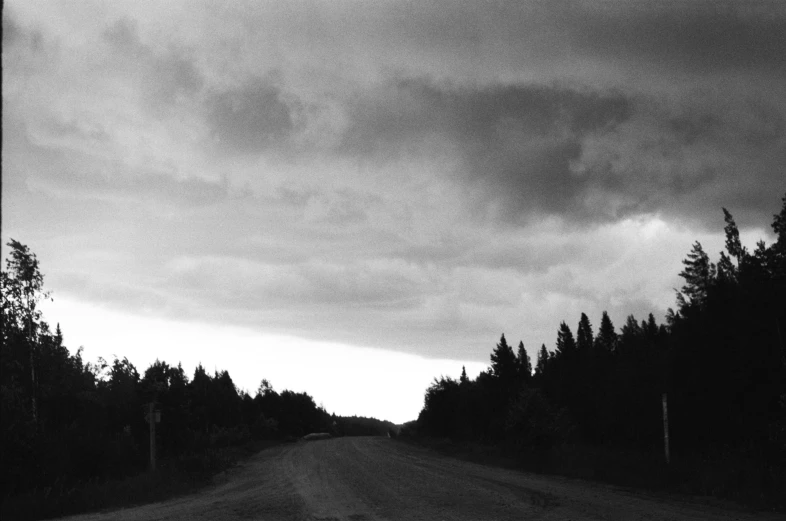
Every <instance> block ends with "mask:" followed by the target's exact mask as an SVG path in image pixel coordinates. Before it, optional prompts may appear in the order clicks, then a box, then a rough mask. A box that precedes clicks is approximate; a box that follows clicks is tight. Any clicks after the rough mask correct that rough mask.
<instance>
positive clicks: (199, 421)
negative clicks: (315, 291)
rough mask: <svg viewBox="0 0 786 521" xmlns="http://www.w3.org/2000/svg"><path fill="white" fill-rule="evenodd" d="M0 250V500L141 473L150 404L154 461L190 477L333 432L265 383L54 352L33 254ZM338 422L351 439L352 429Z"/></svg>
mask: <svg viewBox="0 0 786 521" xmlns="http://www.w3.org/2000/svg"><path fill="white" fill-rule="evenodd" d="M8 246H9V248H10V250H9V256H8V259H7V262H6V267H7V269H6V270H3V271H2V275H1V276H2V320H3V327H2V342H3V344H2V351H0V386H1V389H0V390H1V392H0V400H1V404H0V405H1V407H2V410H1V411H0V414H1V417H2V430H1V431H0V432H1V434H0V436H1V437H0V451H2V452H1V453H0V469H2V470H0V472H1V473H2V474H1V475H2V478H1V479H2V498H7V497H10V496H18V495H19V494H21V493H24V492H27V491H33V490H35V491H46V490H51V489H52V487H55V486H56V487H57V488H58V490H70V489H72V488H74V487H79V486H80V484H84V483H86V482H88V481H92V482H95V481H96V480H106V479H112V478H123V477H124V476H129V475H133V474H137V473H139V472H141V471H143V470H145V469H146V468H147V466H148V461H149V455H150V453H149V445H150V443H149V425H148V424H147V423H146V415H147V412H148V409H149V404H150V403H151V402H154V403H155V409H156V411H159V412H160V413H161V420H160V423H157V424H156V438H157V441H156V446H157V457H158V458H159V460H160V461H161V462H162V463H163V464H164V465H174V466H177V467H178V468H180V469H182V470H184V471H187V472H193V473H197V474H198V473H209V472H211V471H215V470H217V469H219V467H220V463H221V462H220V461H216V459H217V458H220V454H219V449H221V448H224V447H228V446H236V445H240V444H244V443H246V442H248V441H250V440H286V439H289V440H292V439H295V438H298V437H300V436H303V435H305V434H308V433H311V432H331V433H333V434H339V431H338V425H339V418H338V417H336V416H335V415H331V414H328V413H327V412H326V411H325V410H324V409H323V408H321V407H318V406H317V405H316V404H315V402H314V399H313V398H312V397H311V396H309V395H308V394H306V393H296V392H292V391H287V390H284V391H282V392H277V391H275V390H274V389H273V387H272V386H271V385H270V383H269V382H268V381H267V380H262V383H261V385H260V386H259V389H257V391H256V393H255V395H254V396H252V395H250V394H249V393H247V392H245V391H243V390H239V389H238V388H237V386H236V385H235V383H234V382H233V380H232V377H231V376H230V374H229V372H228V371H216V372H214V373H212V374H211V373H210V372H208V371H206V370H205V368H204V367H202V366H201V365H200V366H198V367H197V368H196V370H195V371H194V373H193V375H188V374H186V372H185V371H184V370H183V368H182V366H181V365H180V364H178V365H176V366H175V365H169V364H168V363H166V362H162V361H158V360H157V361H156V362H155V363H153V364H152V365H150V367H148V368H147V369H145V370H144V372H143V373H140V372H139V370H138V369H137V368H136V367H135V366H134V365H133V364H132V363H131V362H130V361H129V359H128V358H123V359H115V360H113V361H111V362H107V361H104V360H102V359H99V360H98V362H97V363H90V362H85V360H83V358H82V352H81V348H80V350H78V351H76V352H75V353H74V354H71V353H70V352H69V350H68V349H67V348H66V347H65V345H64V340H63V334H62V332H61V330H60V325H59V324H58V325H57V327H56V328H55V330H54V332H53V331H52V330H51V328H50V326H49V325H48V324H47V323H46V322H45V321H44V320H43V317H42V316H41V312H40V310H39V303H40V302H41V300H42V299H45V298H48V296H49V295H48V294H47V293H46V292H44V290H43V275H42V273H41V271H40V269H39V263H38V259H37V258H36V256H35V254H33V253H31V252H30V250H29V249H28V248H27V246H25V245H22V244H20V243H19V242H17V241H15V240H11V241H10V242H9V243H8ZM364 421H365V419H364ZM368 421H371V420H368ZM342 424H343V425H345V427H344V429H345V430H347V431H350V432H354V431H356V430H358V429H360V428H361V427H362V425H364V422H363V421H361V422H357V421H354V420H350V421H347V422H343V423H342ZM44 495H46V494H44Z"/></svg>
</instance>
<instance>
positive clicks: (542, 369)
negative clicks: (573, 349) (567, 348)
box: [535, 344, 549, 380]
mask: <svg viewBox="0 0 786 521" xmlns="http://www.w3.org/2000/svg"><path fill="white" fill-rule="evenodd" d="M548 363H549V352H548V350H547V349H546V344H541V346H540V351H538V361H537V364H536V365H535V378H536V379H537V380H540V379H541V378H543V375H544V374H545V373H546V371H547V367H546V366H547V365H548Z"/></svg>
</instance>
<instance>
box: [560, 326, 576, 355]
mask: <svg viewBox="0 0 786 521" xmlns="http://www.w3.org/2000/svg"><path fill="white" fill-rule="evenodd" d="M575 351H576V340H575V339H574V338H573V332H572V331H571V330H570V327H569V326H568V325H567V324H566V323H565V322H564V321H563V322H562V323H561V324H560V325H559V331H558V332H557V354H558V355H562V356H565V355H570V354H572V353H574V352H575Z"/></svg>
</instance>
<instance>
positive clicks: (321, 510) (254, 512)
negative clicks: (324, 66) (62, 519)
mask: <svg viewBox="0 0 786 521" xmlns="http://www.w3.org/2000/svg"><path fill="white" fill-rule="evenodd" d="M222 481H223V482H222V483H219V484H218V485H216V486H214V487H212V488H210V489H207V490H205V491H203V492H202V493H200V494H196V495H193V496H186V497H182V498H178V499H173V500H170V501H165V502H162V503H154V504H151V505H145V506H141V507H136V508H130V509H126V510H120V511H116V512H110V513H105V514H94V515H89V516H79V517H76V518H71V519H85V520H86V519H117V520H121V519H128V520H137V519H140V520H153V519H161V520H165V519H172V520H191V519H215V520H230V519H260V520H271V521H273V520H312V519H314V520H316V519H321V520H351V521H362V520H377V519H391V520H392V519H402V520H405V519H406V520H410V519H412V520H418V519H422V520H429V521H432V520H481V519H489V520H495V519H500V520H503V519H517V520H518V519H521V520H527V519H555V520H556V519H559V520H581V519H603V520H610V519H614V520H624V521H633V520H637V519H652V520H661V519H663V520H688V519H716V520H731V519H737V520H747V519H775V517H774V516H768V515H756V514H751V513H747V512H744V511H741V510H736V509H732V508H727V509H723V508H721V507H720V506H718V505H712V506H708V505H705V504H702V503H698V502H692V501H686V500H685V499H684V498H676V497H674V498H672V497H662V496H659V497H656V496H648V495H642V494H638V493H634V492H630V491H626V490H624V489H621V488H618V487H612V486H608V485H602V484H597V483H590V482H585V481H579V480H569V479H564V478H554V477H545V476H539V475H535V474H526V473H521V472H515V471H510V470H505V469H499V468H493V467H486V466H482V465H476V464H473V463H468V462H465V461H460V460H455V459H451V458H448V457H445V456H441V455H438V454H434V453H433V452H430V451H427V450H425V449H421V448H418V447H413V446H411V445H408V444H404V443H399V442H396V441H394V440H390V439H387V438H338V439H330V440H321V441H314V442H309V443H304V442H301V443H298V444H296V445H287V446H280V447H275V448H273V449H269V450H266V451H263V452H261V453H259V454H258V455H256V456H255V457H254V458H252V459H250V460H249V461H247V462H246V463H245V464H244V465H242V466H241V467H239V468H236V469H233V470H232V471H231V472H230V473H229V474H228V475H226V476H225V477H224V478H223V479H222Z"/></svg>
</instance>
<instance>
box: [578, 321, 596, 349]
mask: <svg viewBox="0 0 786 521" xmlns="http://www.w3.org/2000/svg"><path fill="white" fill-rule="evenodd" d="M576 347H577V348H578V350H579V351H581V352H584V353H587V352H589V351H590V349H591V348H592V325H591V324H590V321H589V318H588V317H587V315H586V314H584V313H582V314H581V319H580V320H579V328H578V330H577V331H576Z"/></svg>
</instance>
